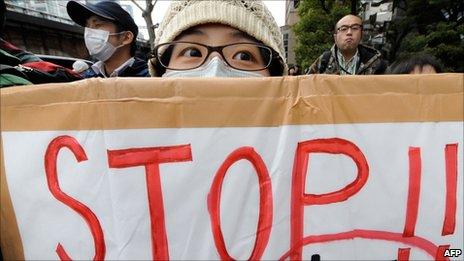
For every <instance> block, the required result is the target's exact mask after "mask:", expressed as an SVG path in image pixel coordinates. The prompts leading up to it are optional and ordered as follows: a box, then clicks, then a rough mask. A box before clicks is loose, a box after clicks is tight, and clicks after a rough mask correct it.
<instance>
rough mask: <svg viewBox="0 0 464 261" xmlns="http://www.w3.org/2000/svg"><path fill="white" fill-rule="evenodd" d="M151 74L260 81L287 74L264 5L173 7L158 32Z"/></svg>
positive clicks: (233, 1) (190, 3)
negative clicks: (243, 78)
mask: <svg viewBox="0 0 464 261" xmlns="http://www.w3.org/2000/svg"><path fill="white" fill-rule="evenodd" d="M157 34H158V35H157V38H156V42H155V45H156V47H155V50H154V52H153V57H152V58H151V59H150V61H149V62H148V66H149V69H150V74H151V75H152V76H157V77H160V76H161V77H263V76H282V75H284V74H285V73H286V72H287V68H286V65H285V63H284V59H283V57H284V56H283V53H284V50H283V49H284V48H283V42H282V34H281V32H280V29H279V27H278V26H277V23H276V22H275V20H274V18H273V17H272V15H271V13H270V12H269V10H268V9H267V8H266V6H265V5H264V3H263V2H262V1H241V0H224V1H195V0H184V1H173V2H172V3H171V6H170V7H169V9H168V11H167V12H166V15H165V17H164V19H163V21H162V23H161V25H160V26H159V28H158V32H157Z"/></svg>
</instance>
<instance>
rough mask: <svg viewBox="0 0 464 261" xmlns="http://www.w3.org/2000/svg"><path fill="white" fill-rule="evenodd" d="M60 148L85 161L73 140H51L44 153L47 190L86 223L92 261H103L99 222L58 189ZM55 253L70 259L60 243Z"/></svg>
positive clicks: (84, 155)
mask: <svg viewBox="0 0 464 261" xmlns="http://www.w3.org/2000/svg"><path fill="white" fill-rule="evenodd" d="M62 148H68V149H69V150H70V151H71V152H72V153H73V154H74V156H75V157H76V160H77V162H81V161H85V160H87V155H86V154H85V151H84V149H83V148H82V146H81V145H80V144H79V142H78V141H77V140H76V139H75V138H73V137H71V136H66V135H64V136H58V137H56V138H55V139H53V140H52V141H51V142H50V144H49V145H48V147H47V151H46V152H45V162H44V164H45V173H46V176H47V184H48V189H49V190H50V192H51V193H52V195H53V196H54V197H55V198H56V199H57V200H59V201H60V202H62V203H63V204H65V205H66V206H68V207H70V208H72V209H73V210H74V211H75V212H77V213H78V214H79V215H80V216H81V217H82V218H83V219H84V220H85V222H87V225H88V226H89V228H90V232H91V233H92V237H93V242H94V247H95V255H94V257H93V260H103V259H105V253H106V245H105V238H104V234H103V230H102V228H101V225H100V221H99V220H98V218H97V216H96V215H95V214H94V213H93V212H92V210H91V209H90V208H89V207H87V206H86V205H84V204H82V203H81V202H80V201H78V200H76V199H74V198H73V197H70V196H68V194H66V193H64V192H63V191H62V190H61V188H60V184H59V181H58V171H57V158H58V153H59V152H60V151H61V149H62ZM56 253H57V255H58V256H59V257H60V259H61V260H63V261H64V260H71V257H70V256H69V255H68V254H67V253H66V251H65V249H64V248H63V246H62V245H61V244H60V243H58V245H57V247H56Z"/></svg>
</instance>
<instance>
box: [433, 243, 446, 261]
mask: <svg viewBox="0 0 464 261" xmlns="http://www.w3.org/2000/svg"><path fill="white" fill-rule="evenodd" d="M449 247H450V245H442V246H439V247H438V249H437V252H436V255H435V261H445V260H448V258H446V257H445V251H446V250H447V249H448V248H449Z"/></svg>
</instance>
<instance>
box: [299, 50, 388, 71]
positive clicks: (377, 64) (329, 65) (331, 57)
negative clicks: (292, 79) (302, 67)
mask: <svg viewBox="0 0 464 261" xmlns="http://www.w3.org/2000/svg"><path fill="white" fill-rule="evenodd" d="M358 52H359V61H358V64H356V74H383V73H384V72H385V70H386V69H387V62H385V61H384V60H382V57H381V56H382V55H381V54H380V52H379V51H377V50H375V49H373V48H371V47H368V46H365V45H362V44H360V45H358ZM336 54H337V46H336V45H333V46H332V48H331V49H330V51H326V52H324V53H323V54H322V55H321V56H319V58H317V59H316V61H314V63H313V64H312V65H311V67H309V70H308V72H307V73H308V74H315V73H325V74H340V72H341V71H342V70H343V69H342V68H340V65H339V62H338V57H337V56H336Z"/></svg>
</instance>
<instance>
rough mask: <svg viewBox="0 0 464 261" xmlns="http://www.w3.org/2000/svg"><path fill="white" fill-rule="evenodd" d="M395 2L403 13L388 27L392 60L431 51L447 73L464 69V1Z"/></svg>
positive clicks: (419, 0) (422, 0) (409, 0)
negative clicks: (463, 15)
mask: <svg viewBox="0 0 464 261" xmlns="http://www.w3.org/2000/svg"><path fill="white" fill-rule="evenodd" d="M395 4H396V6H400V7H403V9H402V11H403V12H404V13H403V15H402V16H401V15H400V18H399V19H396V20H394V21H393V22H392V23H391V25H390V27H389V30H388V34H387V42H388V44H389V46H390V48H389V49H390V50H389V51H390V52H389V60H390V62H393V61H394V60H396V59H402V58H405V57H409V56H412V55H415V54H417V53H428V54H431V55H433V56H435V57H436V58H438V59H439V60H440V62H441V63H442V64H443V66H444V70H445V72H464V24H463V22H464V17H462V14H463V13H464V2H462V1H453V0H396V1H395ZM459 14H460V15H459Z"/></svg>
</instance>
